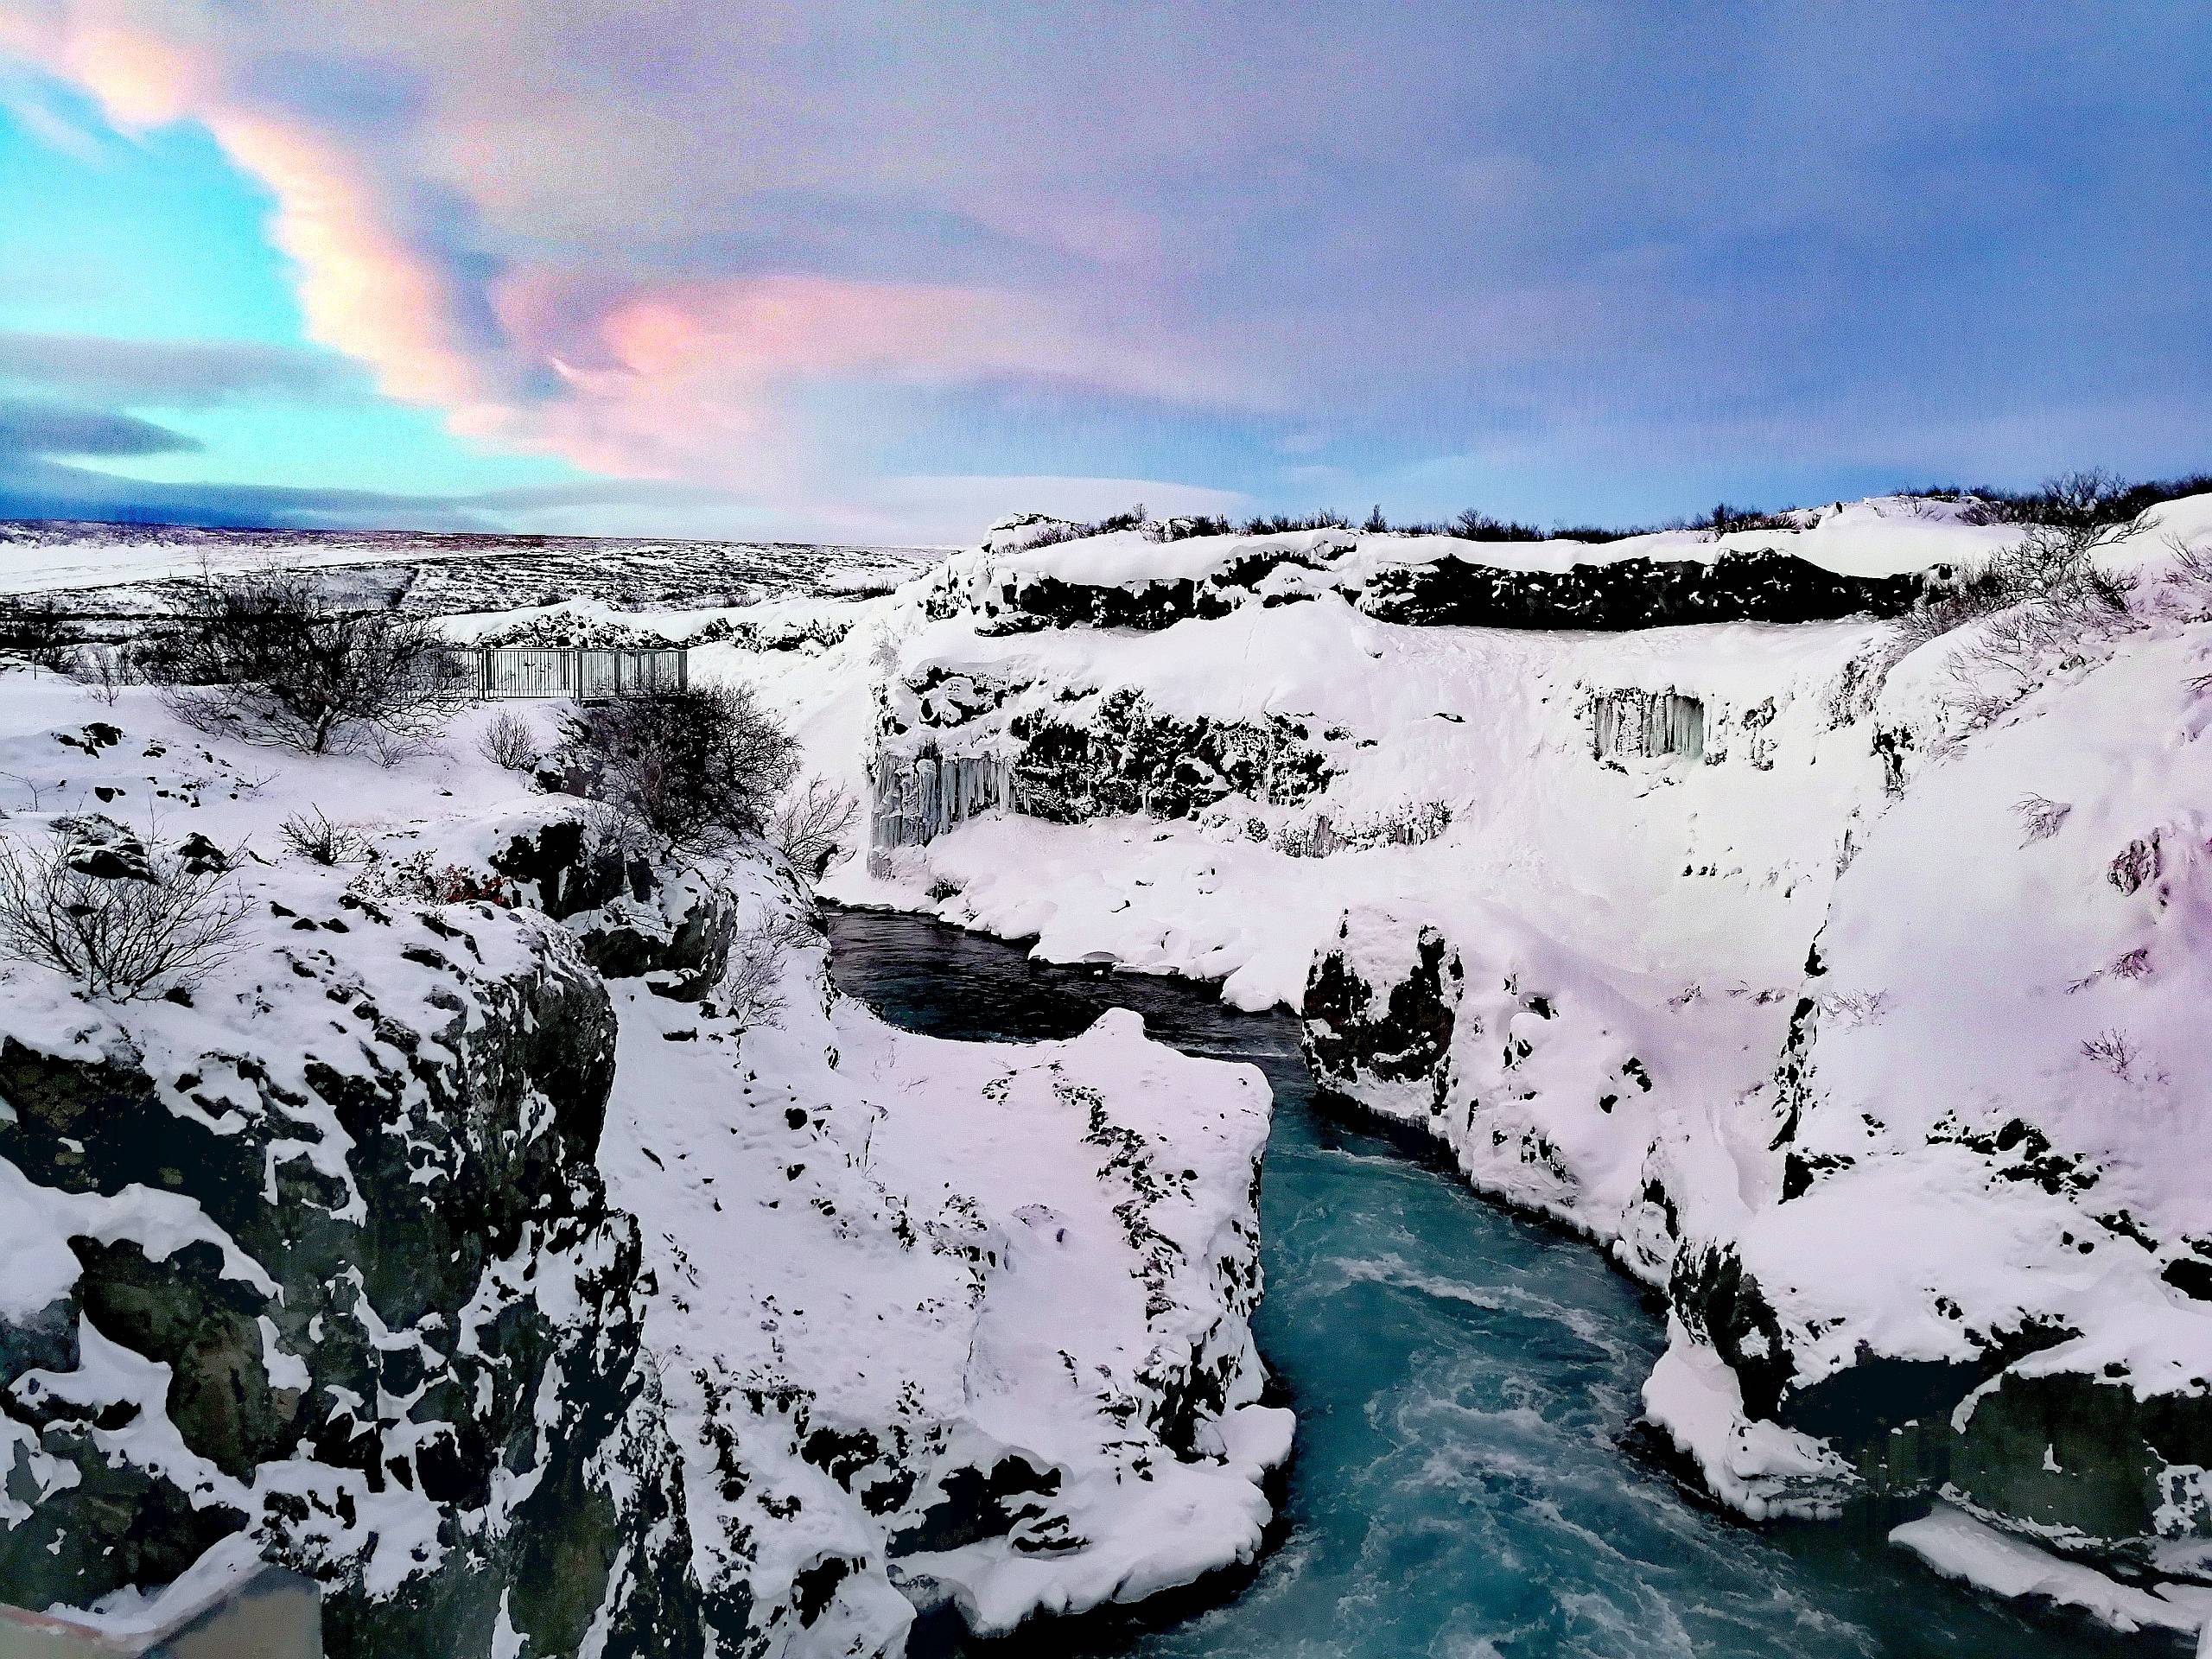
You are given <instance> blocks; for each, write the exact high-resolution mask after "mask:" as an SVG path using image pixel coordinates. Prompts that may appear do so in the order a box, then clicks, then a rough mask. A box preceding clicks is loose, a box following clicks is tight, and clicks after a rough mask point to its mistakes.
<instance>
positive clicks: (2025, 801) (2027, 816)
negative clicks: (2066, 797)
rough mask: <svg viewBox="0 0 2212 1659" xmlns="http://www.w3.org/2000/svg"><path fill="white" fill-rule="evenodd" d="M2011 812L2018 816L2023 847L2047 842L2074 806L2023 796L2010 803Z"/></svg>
mask: <svg viewBox="0 0 2212 1659" xmlns="http://www.w3.org/2000/svg"><path fill="white" fill-rule="evenodd" d="M2012 810H2014V811H2015V812H2017V813H2018V814H2019V815H2020V828H2021V830H2022V832H2023V833H2024V835H2025V836H2026V840H2024V841H2023V842H2021V843H2020V844H2021V845H2022V846H2027V845H2029V844H2030V843H2031V842H2038V841H2049V840H2050V838H2051V837H2052V836H2055V835H2056V834H2057V833H2058V831H2059V828H2060V826H2061V825H2063V824H2064V823H2065V822H2066V818H2067V815H2068V814H2069V813H2070V812H2072V811H2073V810H2074V804H2073V803H2072V802H2071V801H2052V800H2046V799H2045V798H2044V797H2042V796H2040V795H2023V796H2021V797H2020V798H2019V799H2018V800H2017V801H2015V802H2013V803H2012Z"/></svg>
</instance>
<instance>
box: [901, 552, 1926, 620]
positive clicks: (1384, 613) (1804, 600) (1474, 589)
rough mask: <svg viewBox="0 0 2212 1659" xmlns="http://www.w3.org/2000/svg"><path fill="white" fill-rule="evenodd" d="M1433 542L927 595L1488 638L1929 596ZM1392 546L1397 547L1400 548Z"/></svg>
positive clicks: (1854, 580)
mask: <svg viewBox="0 0 2212 1659" xmlns="http://www.w3.org/2000/svg"><path fill="white" fill-rule="evenodd" d="M1439 540H1440V538H1427V544H1428V545H1429V546H1430V547H1431V548H1432V550H1430V551H1429V552H1428V553H1427V556H1425V557H1423V556H1414V555H1412V554H1410V553H1405V554H1397V555H1395V556H1394V555H1393V550H1392V543H1390V541H1389V539H1388V538H1385V537H1366V538H1364V539H1363V538H1361V537H1356V536H1354V535H1352V534H1351V533H1350V532H1348V531H1321V532H1319V533H1306V534H1296V535H1289V536H1270V537H1228V536H1223V537H1205V538H1201V539H1198V540H1194V541H1191V542H1187V543H1179V544H1177V545H1176V546H1175V548H1174V549H1173V550H1172V551H1167V552H1165V553H1164V555H1163V558H1162V560H1161V561H1160V562H1161V563H1177V564H1181V565H1184V566H1185V567H1187V568H1188V569H1189V571H1190V574H1188V575H1153V574H1142V573H1140V572H1138V571H1135V570H1126V571H1112V572H1109V571H1106V570H1103V569H1102V570H1099V571H1098V572H1097V573H1096V575H1071V574H1067V573H1066V572H1065V571H1064V570H1062V569H1056V568H1054V561H1053V559H1052V551H1053V550H1052V549H1050V548H1046V549H1040V550H1036V551H1034V552H1032V553H1030V554H1028V555H1027V556H1026V557H1025V556H1023V554H1022V552H1021V550H1018V549H1014V548H1010V547H1009V548H993V549H991V550H990V551H991V552H992V553H994V554H998V555H1001V557H999V558H998V559H996V560H985V561H982V562H980V563H976V564H973V565H962V564H960V563H957V562H956V563H955V564H954V565H953V566H951V567H949V568H948V569H946V570H945V571H944V572H943V573H941V574H940V575H938V577H937V578H936V579H935V580H934V582H933V583H932V584H931V588H930V589H929V591H928V594H927V596H926V605H927V607H928V611H929V613H930V614H931V615H932V616H935V617H938V618H950V617H955V616H962V615H969V616H973V617H974V618H975V619H976V624H977V626H978V627H979V628H980V629H981V630H982V631H983V632H1001V633H1003V632H1027V631H1032V630H1036V629H1042V628H1070V627H1090V628H1135V629H1146V630H1150V629H1158V628H1166V627H1171V626H1173V625H1174V624H1176V623H1178V622H1185V621H1192V620H1211V619H1216V618H1219V617H1223V616H1226V615H1228V614H1229V613H1230V612H1232V611H1234V610H1236V609H1238V608H1239V607H1243V606H1245V605H1286V604H1294V603H1297V602H1300V601H1306V600H1310V599H1312V598H1313V597H1315V596H1317V595H1318V594H1336V595H1338V596H1339V597H1341V598H1343V599H1344V600H1345V601H1348V602H1350V603H1351V605H1353V606H1355V607H1357V608H1358V609H1359V610H1361V611H1363V612H1365V613H1367V614H1369V615H1370V616H1373V617H1376V618H1377V619H1378V620H1383V621H1386V622H1402V623H1408V624H1412V625H1414V626H1455V627H1490V628H1607V629H1624V628H1650V627H1667V626H1676V625H1679V624H1683V623H1692V622H1811V621H1823V620H1830V619H1833V618H1836V617H1844V616H1861V615H1864V616H1895V615H1897V614H1899V613H1902V612H1904V611H1905V610H1906V609H1908V608H1910V606H1911V605H1912V604H1913V602H1914V601H1916V599H1918V598H1919V597H1920V596H1921V594H1923V592H1924V591H1925V590H1926V582H1925V580H1924V578H1923V577H1922V576H1920V575H1900V576H1873V577H1869V576H1848V575H1839V574H1837V573H1836V572H1834V571H1832V570H1829V569H1825V568H1823V567H1822V566H1821V565H1818V564H1815V563H1812V562H1811V561H1809V560H1807V559H1804V558H1801V557H1799V556H1796V555H1795V554H1792V553H1783V552H1777V551H1775V550H1771V549H1756V550H1743V551H1738V552H1722V553H1720V554H1719V556H1715V557H1712V558H1709V559H1707V558H1701V557H1685V558H1677V559H1653V558H1648V557H1643V556H1630V557H1627V558H1620V559H1615V560H1612V561H1611V562H1609V563H1594V562H1593V563H1577V564H1574V565H1572V566H1570V567H1569V568H1567V569H1564V570H1542V569H1536V570H1531V569H1516V568H1512V567H1511V566H1510V565H1506V564H1498V563H1489V562H1486V560H1485V557H1484V553H1483V551H1482V550H1481V548H1480V547H1479V545H1478V544H1474V543H1442V545H1444V546H1446V547H1448V548H1449V549H1450V551H1448V552H1445V553H1443V554H1442V555H1441V556H1440V555H1439V554H1438V553H1437V552H1435V551H1434V550H1433V545H1434V544H1435V543H1437V542H1438V541H1439ZM1399 545H1401V546H1404V545H1406V544H1405V543H1400V544H1399Z"/></svg>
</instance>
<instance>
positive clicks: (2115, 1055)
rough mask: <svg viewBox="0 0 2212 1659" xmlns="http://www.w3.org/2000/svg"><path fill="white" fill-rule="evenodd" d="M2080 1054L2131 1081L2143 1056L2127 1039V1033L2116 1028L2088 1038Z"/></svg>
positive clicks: (2116, 1075) (2114, 1074)
mask: <svg viewBox="0 0 2212 1659" xmlns="http://www.w3.org/2000/svg"><path fill="white" fill-rule="evenodd" d="M2082 1057H2083V1058H2085V1059H2091V1060H2094V1061H2095V1062H2096V1063H2097V1064H2098V1065H2101V1066H2102V1067H2104V1069H2105V1070H2106V1071H2109V1072H2111V1073H2112V1074H2113V1076H2114V1077H2119V1078H2121V1079H2122V1080H2124V1081H2133V1078H2134V1076H2135V1068H2136V1066H2137V1065H2139V1063H2140V1062H2141V1060H2142V1058H2143V1057H2142V1055H2141V1054H2140V1052H2138V1051H2137V1049H2136V1047H2135V1045H2134V1044H2133V1043H2132V1042H2131V1041H2129V1040H2128V1036H2127V1033H2126V1032H2124V1031H2118V1030H2113V1031H2101V1032H2099V1033H2097V1034H2096V1035H2095V1036H2094V1037H2092V1038H2089V1039H2088V1040H2087V1041H2085V1042H2084V1043H2082Z"/></svg>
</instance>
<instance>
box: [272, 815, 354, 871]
mask: <svg viewBox="0 0 2212 1659" xmlns="http://www.w3.org/2000/svg"><path fill="white" fill-rule="evenodd" d="M277 834H278V835H280V836H283V838H284V844H285V845H286V846H287V847H289V848H290V849H292V850H293V851H294V852H296V853H297V854H298V855H300V856H301V857H302V858H305V859H311V860H313V861H315V863H317V864H328V865H339V864H365V863H367V862H368V861H370V860H371V859H372V858H374V857H375V856H376V849H375V848H374V847H373V846H372V845H371V844H370V842H369V837H368V833H367V832H366V831H365V830H364V829H362V828H361V827H360V826H359V824H353V823H340V822H338V821H337V820H335V819H333V818H331V817H327V816H325V814H324V812H323V810H322V809H321V807H319V806H314V807H309V808H308V810H306V811H305V812H301V813H297V814H296V815H295V816H293V817H289V818H287V819H285V820H284V821H283V823H280V824H278V825H277Z"/></svg>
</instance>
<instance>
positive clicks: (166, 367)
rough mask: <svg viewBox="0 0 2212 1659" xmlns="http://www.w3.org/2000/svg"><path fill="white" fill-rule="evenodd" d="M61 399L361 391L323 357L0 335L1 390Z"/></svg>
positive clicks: (203, 344) (258, 348)
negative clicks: (8, 387) (16, 388)
mask: <svg viewBox="0 0 2212 1659" xmlns="http://www.w3.org/2000/svg"><path fill="white" fill-rule="evenodd" d="M6 382H13V383H16V384H19V385H29V386H35V387H37V388H40V389H41V390H42V391H48V392H50V393H52V394H54V395H55V396H59V397H71V398H78V399H84V400H90V401H99V402H105V403H114V404H159V405H161V406H162V407H163V408H168V409H176V408H186V407H192V406H195V405H200V404H219V403H223V402H225V401H227V400H228V399H231V398H233V397H244V396H250V395H251V396H260V395H270V394H274V395H277V396H280V397H328V396H331V395H333V394H336V393H342V392H345V391H349V390H352V389H353V388H355V387H358V386H359V385H361V384H362V376H361V372H360V370H359V366H358V365H354V364H353V363H351V362H349V361H348V360H347V359H344V358H342V357H337V356H334V355H332V354H330V353H324V352H308V351H299V350H296V349H293V348H291V347H289V346H264V345H258V344H253V343H249V342H239V341H230V340H110V339H105V338H102V337H99V336H96V335H91V334H10V333H5V332H0V383H6Z"/></svg>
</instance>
